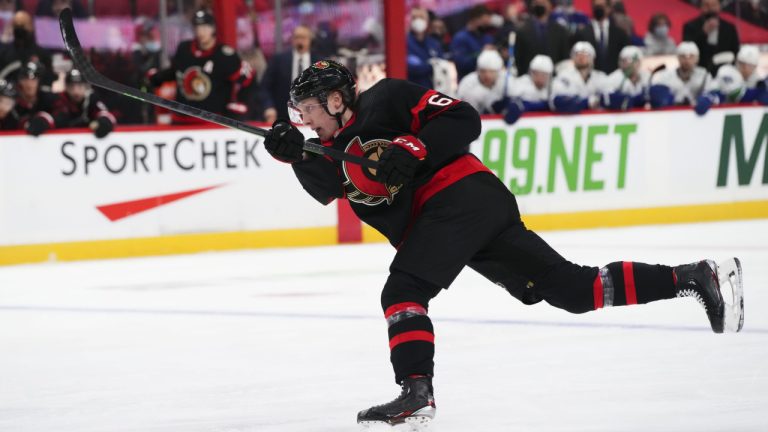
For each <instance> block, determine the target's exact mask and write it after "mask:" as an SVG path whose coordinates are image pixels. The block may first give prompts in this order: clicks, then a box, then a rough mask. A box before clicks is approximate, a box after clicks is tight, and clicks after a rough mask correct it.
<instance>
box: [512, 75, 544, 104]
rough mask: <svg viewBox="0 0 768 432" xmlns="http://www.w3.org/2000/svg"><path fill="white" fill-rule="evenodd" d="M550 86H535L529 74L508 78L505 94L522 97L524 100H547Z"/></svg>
mask: <svg viewBox="0 0 768 432" xmlns="http://www.w3.org/2000/svg"><path fill="white" fill-rule="evenodd" d="M550 87H551V83H550V85H549V86H546V87H544V88H542V89H539V88H536V85H535V84H534V83H533V80H532V79H531V76H530V75H527V74H526V75H523V76H521V77H519V78H510V82H509V89H508V91H507V94H508V95H509V96H510V97H512V98H518V99H522V100H523V101H525V102H548V101H549V93H550Z"/></svg>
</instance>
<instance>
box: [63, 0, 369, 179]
mask: <svg viewBox="0 0 768 432" xmlns="http://www.w3.org/2000/svg"><path fill="white" fill-rule="evenodd" d="M59 26H60V27H61V37H62V38H63V39H64V46H65V47H66V48H67V51H69V55H70V57H72V63H73V64H74V67H75V68H77V69H78V70H80V73H82V74H83V77H84V78H85V79H86V81H88V82H89V83H91V84H93V85H95V86H97V87H101V88H103V89H105V90H109V91H112V92H116V93H120V94H122V95H123V96H127V97H130V98H133V99H136V100H139V101H141V102H146V103H150V104H152V105H156V106H159V107H163V108H166V109H169V110H171V111H175V112H177V113H181V114H185V115H188V116H192V117H196V118H199V119H201V120H205V121H209V122H211V123H216V124H219V125H221V126H225V127H228V128H232V129H237V130H241V131H243V132H248V133H252V134H254V135H258V136H261V137H263V136H266V134H267V132H268V130H267V129H262V128H260V127H256V126H252V125H249V124H248V123H245V122H241V121H237V120H234V119H231V118H229V117H224V116H222V115H219V114H216V113H212V112H210V111H205V110H202V109H199V108H195V107H191V106H189V105H186V104H183V103H179V102H176V101H172V100H168V99H164V98H161V97H160V96H157V95H154V94H151V93H147V92H143V91H141V90H138V89H135V88H133V87H129V86H127V85H125V84H120V83H119V82H116V81H112V80H111V79H109V78H107V77H105V76H104V75H102V74H100V73H99V72H97V71H96V69H94V67H93V65H92V64H91V63H90V62H89V61H88V59H87V58H86V56H85V53H84V52H83V48H82V46H81V45H80V40H79V39H78V38H77V33H76V32H75V23H74V22H73V20H72V11H71V10H70V9H69V8H67V9H64V10H63V11H61V14H60V15H59ZM304 151H307V152H310V153H315V154H319V155H325V156H329V157H331V158H333V159H337V160H341V161H345V162H351V163H355V164H358V165H362V166H364V167H367V168H376V167H377V165H378V164H377V162H376V161H374V160H372V159H368V158H364V157H360V156H355V155H352V154H349V153H345V152H343V151H340V150H337V149H333V148H330V147H324V146H322V145H320V144H316V143H313V142H309V141H306V142H304Z"/></svg>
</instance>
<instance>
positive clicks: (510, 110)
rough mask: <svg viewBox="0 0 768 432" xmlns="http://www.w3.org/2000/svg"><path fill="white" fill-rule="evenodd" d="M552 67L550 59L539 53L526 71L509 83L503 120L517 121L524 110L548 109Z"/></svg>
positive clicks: (510, 122) (511, 122) (509, 122)
mask: <svg viewBox="0 0 768 432" xmlns="http://www.w3.org/2000/svg"><path fill="white" fill-rule="evenodd" d="M554 69H555V68H554V65H553V64H552V59H550V58H549V57H548V56H545V55H543V54H539V55H537V56H535V57H534V58H533V59H532V60H531V63H530V65H528V73H527V74H525V75H523V76H521V77H520V78H517V79H515V80H514V81H513V82H512V83H511V84H510V85H509V98H510V99H509V104H508V106H507V111H506V112H505V113H504V121H505V122H507V124H514V123H515V122H517V120H518V119H519V118H520V116H521V115H523V113H524V112H535V111H549V97H550V91H551V89H552V87H551V83H552V73H553V72H554Z"/></svg>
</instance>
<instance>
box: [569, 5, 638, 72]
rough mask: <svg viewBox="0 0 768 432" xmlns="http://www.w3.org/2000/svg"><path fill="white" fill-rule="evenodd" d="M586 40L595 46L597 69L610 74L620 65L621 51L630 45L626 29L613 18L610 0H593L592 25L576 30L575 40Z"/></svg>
mask: <svg viewBox="0 0 768 432" xmlns="http://www.w3.org/2000/svg"><path fill="white" fill-rule="evenodd" d="M579 41H585V42H589V43H590V44H592V46H593V47H595V52H596V57H595V69H597V70H600V71H603V72H605V73H607V74H610V73H611V72H613V71H614V70H616V68H617V67H618V65H619V53H620V52H621V50H622V49H623V48H624V47H625V46H627V45H630V42H631V41H630V38H629V35H628V34H627V32H626V31H624V29H622V28H621V27H619V26H618V25H617V24H616V22H615V21H614V20H613V19H612V18H611V2H610V0H592V19H591V20H590V25H586V26H581V27H579V29H578V30H576V34H575V36H574V42H579Z"/></svg>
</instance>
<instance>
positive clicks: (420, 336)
mask: <svg viewBox="0 0 768 432" xmlns="http://www.w3.org/2000/svg"><path fill="white" fill-rule="evenodd" d="M413 341H422V342H429V343H435V335H434V334H432V333H430V332H428V331H424V330H414V331H409V332H405V333H400V334H399V335H397V336H395V337H393V338H392V339H390V340H389V349H390V350H391V349H394V348H395V347H396V346H398V345H400V344H402V343H406V342H413Z"/></svg>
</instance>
